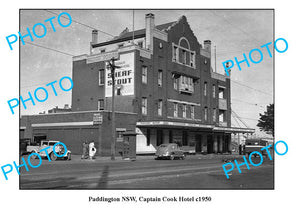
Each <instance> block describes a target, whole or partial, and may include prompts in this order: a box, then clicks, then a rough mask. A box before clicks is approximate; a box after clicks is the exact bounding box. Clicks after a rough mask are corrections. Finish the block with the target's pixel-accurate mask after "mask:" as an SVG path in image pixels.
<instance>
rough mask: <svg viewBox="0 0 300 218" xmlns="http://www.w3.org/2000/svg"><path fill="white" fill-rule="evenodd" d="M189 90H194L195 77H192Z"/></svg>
mask: <svg viewBox="0 0 300 218" xmlns="http://www.w3.org/2000/svg"><path fill="white" fill-rule="evenodd" d="M189 90H190V91H191V92H194V81H193V78H190V84H189Z"/></svg>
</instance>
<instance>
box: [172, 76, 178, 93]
mask: <svg viewBox="0 0 300 218" xmlns="http://www.w3.org/2000/svg"><path fill="white" fill-rule="evenodd" d="M173 87H174V89H175V90H178V79H177V78H173Z"/></svg>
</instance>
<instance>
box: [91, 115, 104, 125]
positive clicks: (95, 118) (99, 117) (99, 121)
mask: <svg viewBox="0 0 300 218" xmlns="http://www.w3.org/2000/svg"><path fill="white" fill-rule="evenodd" d="M102 122H103V117H102V115H101V114H100V113H97V114H94V115H93V124H94V125H98V124H102Z"/></svg>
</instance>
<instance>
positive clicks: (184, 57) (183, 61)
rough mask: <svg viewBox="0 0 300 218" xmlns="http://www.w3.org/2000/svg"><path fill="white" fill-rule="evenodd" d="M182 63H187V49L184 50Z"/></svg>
mask: <svg viewBox="0 0 300 218" xmlns="http://www.w3.org/2000/svg"><path fill="white" fill-rule="evenodd" d="M182 63H183V64H186V50H182Z"/></svg>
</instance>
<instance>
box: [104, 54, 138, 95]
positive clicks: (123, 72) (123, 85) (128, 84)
mask: <svg viewBox="0 0 300 218" xmlns="http://www.w3.org/2000/svg"><path fill="white" fill-rule="evenodd" d="M115 65H116V66H118V67H120V68H117V69H116V70H115V88H116V91H115V94H116V95H122V96H125V95H134V69H135V68H134V53H133V52H132V53H126V54H120V59H119V60H117V61H115ZM118 89H119V91H118ZM111 96H112V79H111V70H110V69H106V70H105V97H111Z"/></svg>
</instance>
